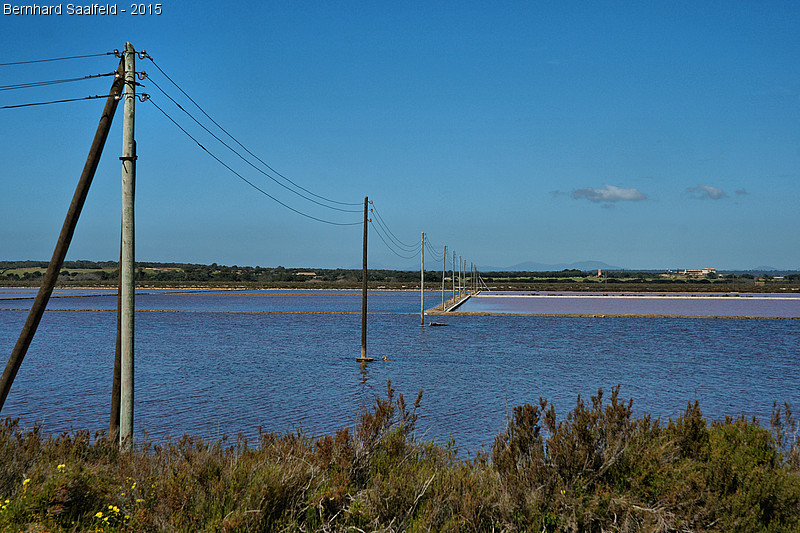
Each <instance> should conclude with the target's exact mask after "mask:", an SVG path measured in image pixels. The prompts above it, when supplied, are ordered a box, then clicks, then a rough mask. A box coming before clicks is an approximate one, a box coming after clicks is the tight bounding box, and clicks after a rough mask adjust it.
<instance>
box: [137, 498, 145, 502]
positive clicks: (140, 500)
mask: <svg viewBox="0 0 800 533" xmlns="http://www.w3.org/2000/svg"><path fill="white" fill-rule="evenodd" d="M143 501H144V500H143V499H141V498H136V503H142V502H143Z"/></svg>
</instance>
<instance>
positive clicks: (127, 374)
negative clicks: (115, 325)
mask: <svg viewBox="0 0 800 533" xmlns="http://www.w3.org/2000/svg"><path fill="white" fill-rule="evenodd" d="M135 68H136V51H135V50H134V48H133V45H132V44H131V43H125V104H124V109H123V124H122V157H120V160H121V161H122V263H121V264H120V269H119V272H120V283H121V289H120V295H121V298H120V300H121V304H122V311H121V313H120V331H121V336H122V338H121V339H120V361H121V365H120V407H119V411H120V420H119V442H120V446H122V447H123V448H125V449H129V448H130V447H131V446H132V444H133V390H134V389H133V386H134V385H133V383H134V380H133V314H134V289H135V283H136V280H135V279H134V261H135V258H134V248H135V246H134V209H133V206H134V192H135V190H136V141H135V140H134V139H135V137H134V122H135V111H136V104H135V102H136V71H135Z"/></svg>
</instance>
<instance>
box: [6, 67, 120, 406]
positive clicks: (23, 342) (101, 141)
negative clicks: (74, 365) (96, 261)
mask: <svg viewBox="0 0 800 533" xmlns="http://www.w3.org/2000/svg"><path fill="white" fill-rule="evenodd" d="M122 73H123V62H122V61H120V64H119V68H117V76H116V77H115V78H114V82H113V83H112V84H111V90H110V91H109V93H108V98H107V99H106V105H105V107H104V108H103V114H102V115H101V116H100V122H99V123H98V124H97V130H96V131H95V134H94V139H93V140H92V146H91V148H89V155H87V156H86V163H85V164H84V166H83V172H81V177H80V179H79V180H78V185H77V187H76V188H75V194H74V195H73V196H72V202H71V203H70V205H69V209H68V210H67V216H66V217H65V219H64V224H63V225H62V226H61V233H60V234H59V236H58V241H57V242H56V247H55V250H54V251H53V257H52V258H51V259H50V264H49V265H48V266H47V272H46V273H45V275H44V279H43V280H42V285H41V286H40V287H39V292H38V293H37V294H36V299H35V300H34V301H33V305H32V306H31V310H30V311H29V312H28V318H27V320H26V321H25V325H24V326H23V327H22V331H21V332H20V334H19V338H18V339H17V343H16V344H15V345H14V349H13V350H12V351H11V355H10V356H9V358H8V363H7V364H6V367H5V369H4V370H3V375H2V377H0V411H2V409H3V404H5V401H6V398H7V397H8V392H9V391H10V390H11V385H12V384H13V383H14V378H15V377H16V376H17V372H18V371H19V367H20V366H21V365H22V360H23V359H24V358H25V354H26V353H28V348H29V347H30V345H31V341H33V337H34V335H35V334H36V329H37V328H38V327H39V322H40V321H41V319H42V315H43V314H44V310H45V308H46V307H47V302H48V301H49V300H50V295H51V294H53V288H54V287H55V284H56V281H57V280H58V274H59V273H60V272H61V267H62V265H63V264H64V258H65V257H66V255H67V250H68V249H69V245H70V242H71V241H72V236H73V234H74V233H75V226H76V225H77V224H78V218H79V217H80V214H81V210H82V209H83V204H84V203H85V202H86V195H87V194H88V193H89V187H90V186H91V184H92V179H93V178H94V174H95V171H96V170H97V164H98V163H99V162H100V156H101V155H102V153H103V147H104V146H105V144H106V139H107V138H108V132H109V130H110V129H111V121H112V119H113V118H114V112H115V111H116V110H117V103H118V100H117V98H119V95H120V94H121V93H122Z"/></svg>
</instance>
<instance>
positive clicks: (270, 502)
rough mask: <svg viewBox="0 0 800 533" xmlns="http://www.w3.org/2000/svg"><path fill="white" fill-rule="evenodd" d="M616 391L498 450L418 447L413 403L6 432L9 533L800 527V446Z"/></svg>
mask: <svg viewBox="0 0 800 533" xmlns="http://www.w3.org/2000/svg"><path fill="white" fill-rule="evenodd" d="M618 393H619V389H618V388H617V389H615V390H614V391H613V392H612V394H611V398H610V399H609V400H608V401H607V402H605V401H604V396H603V393H602V391H600V392H599V393H598V395H597V396H595V397H593V398H592V399H591V401H590V402H589V403H588V404H587V403H585V402H584V401H583V400H581V399H580V398H578V401H577V405H576V406H575V408H574V409H573V410H572V412H571V413H570V414H569V415H568V416H567V418H566V419H558V417H557V416H556V411H555V409H554V407H553V406H552V405H551V404H549V403H548V402H547V401H546V400H543V399H542V400H540V402H539V403H538V404H537V405H524V406H520V407H516V408H515V409H514V410H513V414H512V415H511V417H510V419H509V421H508V424H507V428H506V429H505V430H504V431H503V432H502V433H501V434H499V435H498V436H497V438H496V439H495V442H494V444H493V445H492V447H491V451H490V453H479V454H478V455H477V456H475V457H473V458H468V459H465V458H463V457H461V456H459V454H458V453H457V450H456V448H455V445H454V443H452V442H450V443H448V444H447V445H444V446H440V445H436V444H434V443H431V442H427V441H425V440H419V439H417V438H416V437H415V432H414V429H415V421H416V410H417V407H418V405H419V402H420V398H421V395H420V396H419V397H417V400H416V402H415V403H414V404H413V405H411V406H409V405H407V404H406V403H405V401H404V399H403V396H402V395H399V396H395V393H394V391H393V390H392V388H391V383H390V384H389V388H388V394H387V397H386V398H384V399H378V400H376V405H375V407H374V409H372V410H371V411H369V412H365V413H363V414H362V416H361V418H360V421H359V423H358V424H357V425H356V426H355V428H354V429H352V430H349V429H342V430H340V431H339V432H337V433H336V434H335V435H328V436H323V437H320V438H311V437H309V436H306V435H304V434H303V433H302V432H297V433H292V434H286V435H274V434H270V433H263V434H261V435H260V437H259V438H258V440H257V442H253V443H250V442H247V441H246V440H245V439H243V438H241V437H240V438H239V439H237V440H236V441H235V442H231V443H229V442H226V441H225V440H223V441H222V442H213V443H209V442H204V441H202V440H200V439H197V438H193V437H184V438H182V439H180V440H178V441H176V442H170V443H166V444H159V445H154V444H151V443H145V444H143V445H141V446H138V447H137V449H135V450H134V451H131V452H120V451H119V450H118V447H117V446H116V445H115V444H114V443H113V441H112V439H109V438H107V437H106V436H105V435H102V434H101V435H97V436H95V438H94V439H92V438H90V435H89V434H88V433H85V432H84V433H77V434H72V435H66V434H64V435H59V436H55V437H45V436H43V435H42V434H41V433H40V432H39V431H38V430H33V431H24V430H21V429H20V428H19V427H18V425H17V423H16V422H15V421H11V420H6V421H5V422H4V423H3V424H2V425H1V426H0V457H2V458H3V461H2V464H0V529H2V531H536V532H538V531H640V530H641V531H748V532H749V531H800V442H798V435H797V427H796V424H795V421H794V419H793V417H792V415H791V412H790V411H789V408H788V406H787V407H786V408H784V409H775V410H774V414H773V417H772V424H771V428H770V429H767V428H764V427H761V426H759V424H758V423H757V422H756V421H753V420H745V419H743V418H728V419H726V420H724V421H718V422H712V423H709V422H707V421H706V420H705V419H704V418H703V416H702V413H701V411H700V408H699V406H698V405H697V403H696V402H695V403H694V404H690V405H688V406H687V408H686V410H685V412H684V413H683V415H682V416H680V417H679V418H678V419H677V420H669V421H667V422H666V423H664V422H662V421H659V420H654V419H651V418H650V417H647V416H644V417H641V418H635V417H633V416H632V413H631V402H630V401H628V402H626V401H621V400H620V398H619V394H618Z"/></svg>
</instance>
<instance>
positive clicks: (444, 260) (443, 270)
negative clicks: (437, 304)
mask: <svg viewBox="0 0 800 533" xmlns="http://www.w3.org/2000/svg"><path fill="white" fill-rule="evenodd" d="M446 271H447V246H445V247H444V253H443V254H442V311H444V273H445V272H446Z"/></svg>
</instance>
